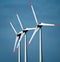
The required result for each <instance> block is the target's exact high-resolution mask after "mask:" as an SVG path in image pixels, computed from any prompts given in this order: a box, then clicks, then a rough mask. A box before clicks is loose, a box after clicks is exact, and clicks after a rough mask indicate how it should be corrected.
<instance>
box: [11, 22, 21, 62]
mask: <svg viewBox="0 0 60 62" xmlns="http://www.w3.org/2000/svg"><path fill="white" fill-rule="evenodd" d="M10 25H11V27H12V29H13V30H14V32H15V34H16V40H15V44H14V49H13V52H15V48H16V44H17V42H18V41H19V39H20V38H21V37H22V36H21V34H22V32H19V33H17V31H16V30H15V28H14V26H13V24H12V23H11V22H10ZM20 54H21V52H20V43H19V47H18V62H21V59H20V58H21V56H20Z"/></svg>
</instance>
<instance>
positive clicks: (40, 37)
mask: <svg viewBox="0 0 60 62" xmlns="http://www.w3.org/2000/svg"><path fill="white" fill-rule="evenodd" d="M30 6H31V9H32V12H33V15H34V19H35V21H36V24H37V25H36V29H35V31H34V32H33V34H32V36H31V38H30V40H29V42H28V44H27V46H29V44H30V43H31V41H32V39H33V37H34V35H35V34H36V32H37V31H38V30H39V62H43V58H42V27H43V26H56V25H57V24H47V23H38V21H37V17H36V14H35V11H34V8H33V5H32V3H30Z"/></svg>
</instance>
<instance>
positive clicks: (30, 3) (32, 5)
mask: <svg viewBox="0 0 60 62" xmlns="http://www.w3.org/2000/svg"><path fill="white" fill-rule="evenodd" d="M30 6H31V8H32V12H33V15H34V18H35V21H36V23H37V24H38V21H37V17H36V14H35V11H34V8H33V5H32V2H30Z"/></svg>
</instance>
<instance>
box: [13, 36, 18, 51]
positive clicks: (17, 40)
mask: <svg viewBox="0 0 60 62" xmlns="http://www.w3.org/2000/svg"><path fill="white" fill-rule="evenodd" d="M18 39H19V37H17V36H16V40H15V44H14V49H13V52H15V48H16V44H17V42H18Z"/></svg>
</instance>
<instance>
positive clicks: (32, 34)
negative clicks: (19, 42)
mask: <svg viewBox="0 0 60 62" xmlns="http://www.w3.org/2000/svg"><path fill="white" fill-rule="evenodd" d="M38 30H39V28H36V29H35V30H34V32H33V34H32V36H31V38H30V40H29V42H28V44H27V47H28V46H29V44H30V43H31V41H32V39H33V37H34V35H35V34H36V32H37V31H38Z"/></svg>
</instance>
